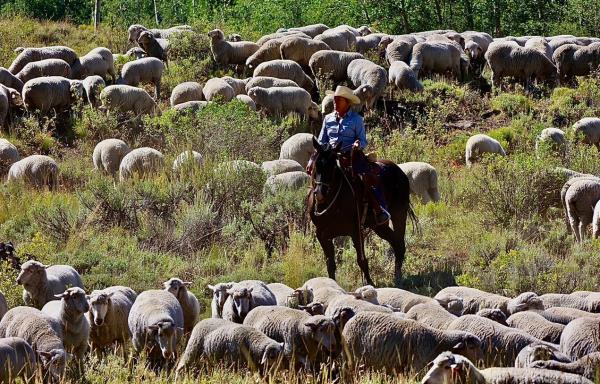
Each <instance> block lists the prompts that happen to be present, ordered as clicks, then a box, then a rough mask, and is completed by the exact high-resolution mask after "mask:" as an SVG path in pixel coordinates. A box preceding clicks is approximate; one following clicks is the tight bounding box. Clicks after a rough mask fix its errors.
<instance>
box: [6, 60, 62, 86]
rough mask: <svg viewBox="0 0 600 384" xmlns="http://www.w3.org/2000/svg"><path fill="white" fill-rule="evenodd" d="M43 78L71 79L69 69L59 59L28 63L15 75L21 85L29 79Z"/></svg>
mask: <svg viewBox="0 0 600 384" xmlns="http://www.w3.org/2000/svg"><path fill="white" fill-rule="evenodd" d="M44 76H62V77H66V78H69V77H71V67H70V66H69V64H67V62H66V61H64V60H61V59H45V60H40V61H32V62H31V63H28V64H27V65H25V66H24V67H23V69H21V71H20V72H19V73H17V74H16V77H17V79H19V80H21V81H22V82H23V84H25V83H26V82H28V81H29V80H31V79H35V78H37V77H44Z"/></svg>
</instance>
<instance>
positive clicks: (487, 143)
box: [465, 133, 506, 167]
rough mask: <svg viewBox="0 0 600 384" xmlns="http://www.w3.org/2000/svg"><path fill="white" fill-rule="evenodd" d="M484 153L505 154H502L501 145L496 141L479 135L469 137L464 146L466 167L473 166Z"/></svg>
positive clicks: (504, 153)
mask: <svg viewBox="0 0 600 384" xmlns="http://www.w3.org/2000/svg"><path fill="white" fill-rule="evenodd" d="M484 153H493V154H497V155H500V156H506V152H504V148H502V144H500V142H499V141H498V140H496V139H493V138H491V137H489V136H488V135H484V134H482V133H480V134H477V135H473V136H471V137H469V140H467V144H466V146H465V162H466V163H467V167H470V166H471V165H473V163H474V162H475V161H477V159H478V158H479V157H480V156H481V155H482V154H484Z"/></svg>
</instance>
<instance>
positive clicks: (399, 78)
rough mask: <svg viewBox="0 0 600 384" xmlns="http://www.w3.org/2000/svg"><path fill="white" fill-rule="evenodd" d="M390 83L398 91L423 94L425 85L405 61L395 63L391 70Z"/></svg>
mask: <svg viewBox="0 0 600 384" xmlns="http://www.w3.org/2000/svg"><path fill="white" fill-rule="evenodd" d="M389 82H390V84H394V85H395V86H396V88H398V89H406V90H409V91H412V92H421V91H422V90H423V84H421V82H420V81H419V79H418V78H417V75H416V74H415V73H414V72H413V70H412V69H411V68H410V67H409V66H408V65H407V64H406V63H405V62H403V61H394V62H393V63H392V64H391V65H390V69H389Z"/></svg>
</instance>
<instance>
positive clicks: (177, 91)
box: [169, 81, 204, 107]
mask: <svg viewBox="0 0 600 384" xmlns="http://www.w3.org/2000/svg"><path fill="white" fill-rule="evenodd" d="M202 100H204V93H202V85H201V84H200V83H197V82H195V81H186V82H184V83H181V84H178V85H177V86H175V88H173V91H171V98H170V100H169V101H170V103H171V107H174V106H176V105H177V104H181V103H185V102H186V101H202Z"/></svg>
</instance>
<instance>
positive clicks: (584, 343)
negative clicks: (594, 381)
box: [560, 317, 600, 360]
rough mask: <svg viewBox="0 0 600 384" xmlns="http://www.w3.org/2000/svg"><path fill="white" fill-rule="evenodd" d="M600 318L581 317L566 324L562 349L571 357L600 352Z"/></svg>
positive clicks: (574, 358)
mask: <svg viewBox="0 0 600 384" xmlns="http://www.w3.org/2000/svg"><path fill="white" fill-rule="evenodd" d="M599 331H600V318H598V317H581V318H579V319H575V320H573V321H571V322H570V323H569V324H567V325H566V326H565V329H564V330H563V333H562V336H561V337H560V350H561V352H562V353H565V354H566V355H568V356H570V357H571V359H573V360H576V359H580V358H582V357H583V356H585V355H588V354H590V353H593V352H600V332H599Z"/></svg>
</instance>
